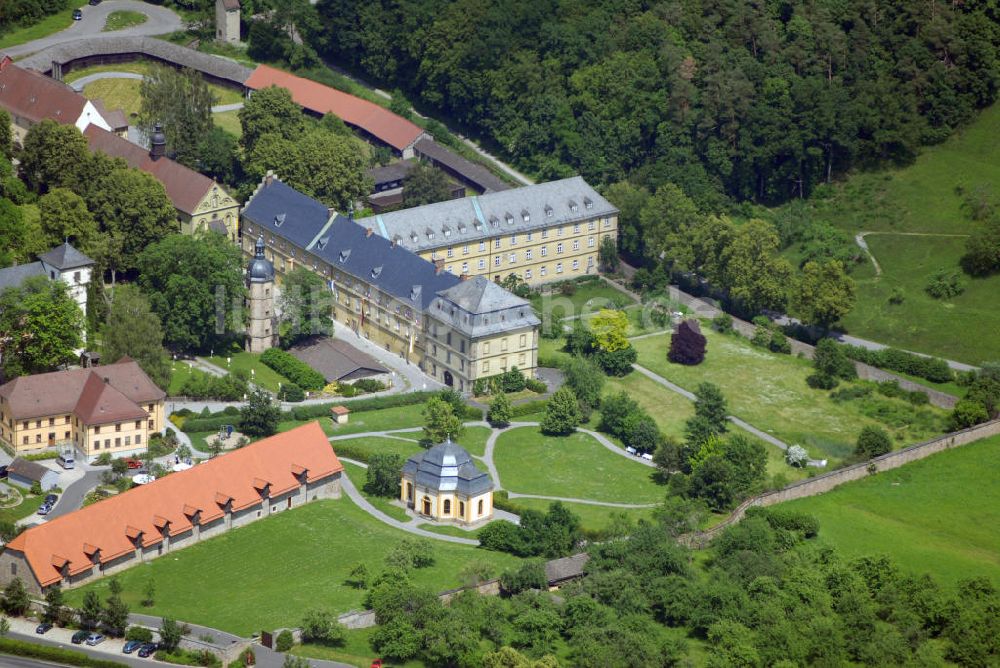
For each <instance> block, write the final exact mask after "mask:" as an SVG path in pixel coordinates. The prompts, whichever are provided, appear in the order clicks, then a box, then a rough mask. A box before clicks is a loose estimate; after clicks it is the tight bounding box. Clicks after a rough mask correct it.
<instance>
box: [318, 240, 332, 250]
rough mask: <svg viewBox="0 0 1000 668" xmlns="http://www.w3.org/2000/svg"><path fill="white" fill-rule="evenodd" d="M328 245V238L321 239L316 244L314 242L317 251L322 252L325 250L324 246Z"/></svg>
mask: <svg viewBox="0 0 1000 668" xmlns="http://www.w3.org/2000/svg"><path fill="white" fill-rule="evenodd" d="M328 243H330V237H323V238H322V239H320V240H319V241H318V242H316V248H317V249H318V250H323V249H324V248H326V245H327V244H328Z"/></svg>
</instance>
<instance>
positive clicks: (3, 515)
mask: <svg viewBox="0 0 1000 668" xmlns="http://www.w3.org/2000/svg"><path fill="white" fill-rule="evenodd" d="M15 489H17V491H19V492H20V493H21V499H22V500H21V503H19V504H18V505H16V506H14V507H13V508H0V522H16V521H18V520H20V519H24V518H25V517H28V516H29V515H32V514H34V512H35V511H36V510H38V508H39V506H41V505H42V501H44V500H45V497H44V496H31V495H30V494H29V493H28V491H27V490H24V489H21V488H20V487H16V486H15Z"/></svg>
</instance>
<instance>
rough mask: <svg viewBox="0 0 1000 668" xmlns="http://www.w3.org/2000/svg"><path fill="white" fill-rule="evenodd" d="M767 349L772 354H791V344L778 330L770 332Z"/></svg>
mask: <svg viewBox="0 0 1000 668" xmlns="http://www.w3.org/2000/svg"><path fill="white" fill-rule="evenodd" d="M767 347H768V349H770V351H771V352H772V353H781V354H782V355H791V354H792V344H791V342H790V341H789V340H788V337H787V336H785V333H784V332H782V331H781V330H780V329H776V330H774V331H773V332H771V341H770V342H769V343H768V345H767Z"/></svg>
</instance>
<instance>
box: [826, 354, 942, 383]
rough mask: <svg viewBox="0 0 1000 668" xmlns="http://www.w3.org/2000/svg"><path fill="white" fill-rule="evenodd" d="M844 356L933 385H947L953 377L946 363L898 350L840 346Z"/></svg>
mask: <svg viewBox="0 0 1000 668" xmlns="http://www.w3.org/2000/svg"><path fill="white" fill-rule="evenodd" d="M841 348H842V349H843V351H844V354H845V355H847V356H848V357H849V358H851V359H853V360H857V361H858V362H863V363H864V364H868V365H869V366H874V367H878V368H879V369H888V370H889V371H898V372H899V373H905V374H908V375H910V376H917V377H918V378H925V379H927V380H929V381H931V382H933V383H947V382H949V381H950V380H952V379H953V378H954V377H955V374H954V372H953V371H952V370H951V368H950V367H949V366H948V363H947V362H945V361H944V360H942V359H937V358H935V357H925V356H923V355H916V354H914V353H911V352H907V351H905V350H899V349H898V348H883V349H882V350H869V349H867V348H862V347H860V346H850V345H844V346H841Z"/></svg>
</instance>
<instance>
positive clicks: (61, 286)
mask: <svg viewBox="0 0 1000 668" xmlns="http://www.w3.org/2000/svg"><path fill="white" fill-rule="evenodd" d="M82 330H83V313H82V312H81V311H80V307H79V306H78V305H77V303H76V302H75V301H74V300H73V299H72V297H70V296H69V292H68V290H67V285H66V284H65V283H64V282H62V281H50V280H48V278H47V277H44V276H38V277H32V278H30V279H28V280H26V281H25V282H24V283H22V284H21V286H20V287H19V288H8V289H7V290H5V291H3V292H2V293H0V350H2V353H3V360H4V361H3V368H4V370H5V371H6V372H7V374H8V377H13V376H19V375H22V374H32V373H43V372H46V371H54V370H55V369H56V368H57V367H59V365H60V364H67V363H69V362H72V361H73V360H74V359H76V352H75V351H76V350H77V349H78V348H79V347H80V346H81V344H82V342H83V341H82V338H81V332H82Z"/></svg>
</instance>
